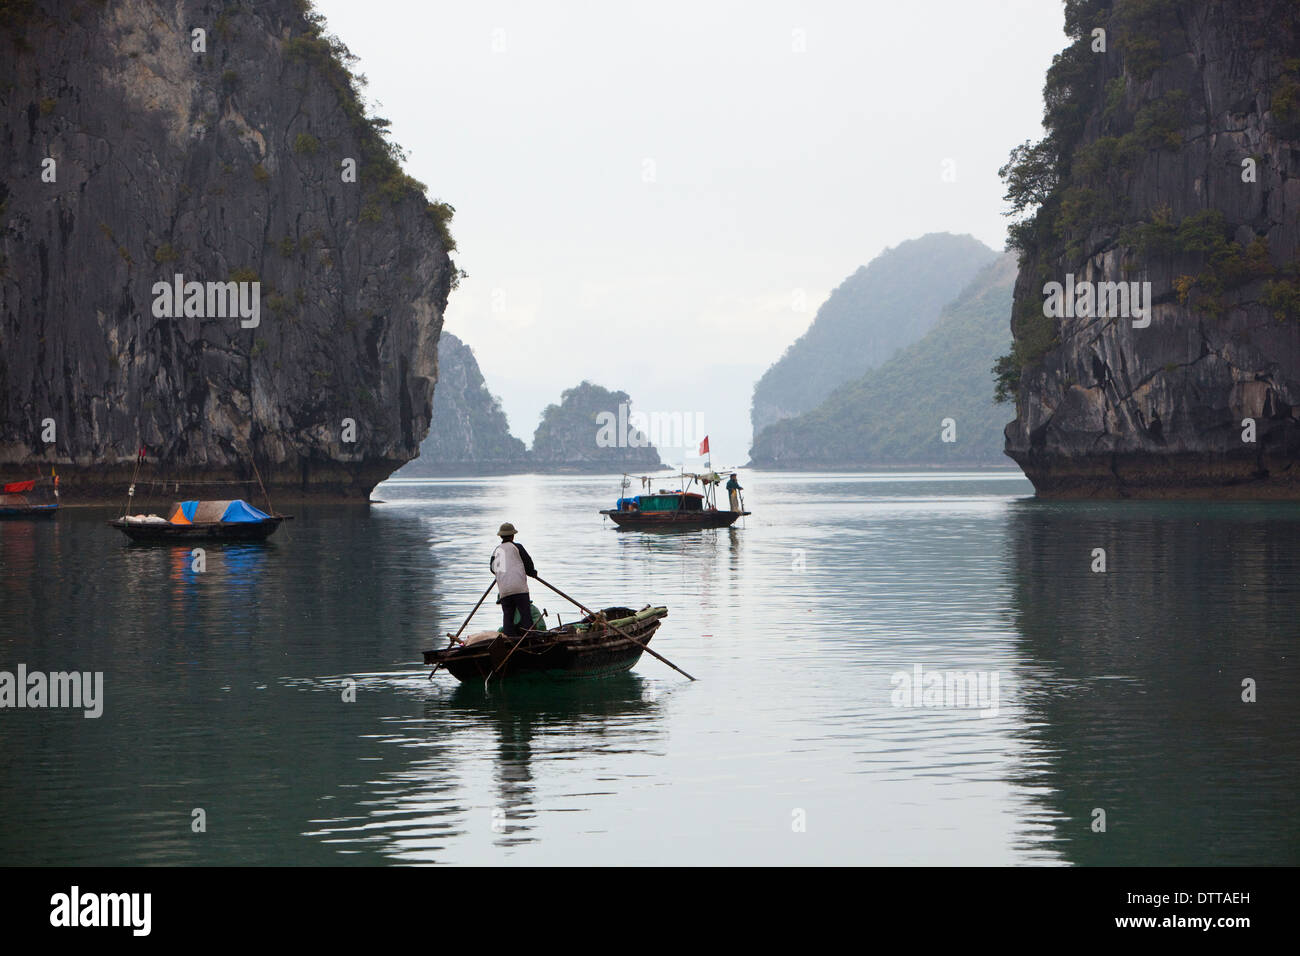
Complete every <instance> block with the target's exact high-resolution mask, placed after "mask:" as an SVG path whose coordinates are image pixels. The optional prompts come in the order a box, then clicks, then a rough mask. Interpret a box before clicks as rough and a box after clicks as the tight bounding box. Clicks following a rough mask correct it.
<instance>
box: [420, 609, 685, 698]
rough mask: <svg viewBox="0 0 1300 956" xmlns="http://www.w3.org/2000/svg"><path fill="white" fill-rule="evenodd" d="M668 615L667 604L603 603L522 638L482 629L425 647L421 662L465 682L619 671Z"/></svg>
mask: <svg viewBox="0 0 1300 956" xmlns="http://www.w3.org/2000/svg"><path fill="white" fill-rule="evenodd" d="M667 616H668V608H666V607H651V606H650V605H646V606H645V607H644V608H642V609H641V610H639V611H634V610H633V609H632V608H629V607H607V608H605V609H604V610H603V611H598V612H597V613H596V614H594V615H587V616H586V617H584V618H583V619H582V620H580V621H577V622H575V623H573V624H565V625H562V626H560V627H553V628H551V629H549V630H545V631H532V632H530V633H528V634H527V635H525V636H524V637H523V638H522V639H521V638H517V637H506V636H505V635H504V634H501V633H500V632H493V631H485V632H483V633H481V634H477V635H474V636H472V637H470V638H468V639H467V640H466V642H465V644H464V645H455V646H453V647H448V648H445V649H443V650H440V651H425V652H424V662H425V663H426V664H433V665H434V673H437V671H438V669H439V668H442V669H444V670H447V671H450V672H451V675H452V676H453V677H455V678H456V679H457V680H460V681H466V682H468V681H480V680H481V681H486V680H487V679H488V678H489V677H491V678H492V679H493V680H499V679H502V678H513V679H518V678H521V677H527V676H536V677H553V678H572V677H604V676H607V675H610V674H621V673H623V672H624V671H627V670H629V669H630V668H631V667H632V666H633V665H635V664H636V662H637V661H638V660H640V659H641V652H642V650H643V649H644V648H645V645H647V644H649V643H650V638H651V637H653V636H654V633H655V631H657V630H658V629H659V623H660V621H662V620H663V619H664V618H665V617H667ZM620 632H622V633H620ZM516 645H518V646H516ZM430 676H432V675H430Z"/></svg>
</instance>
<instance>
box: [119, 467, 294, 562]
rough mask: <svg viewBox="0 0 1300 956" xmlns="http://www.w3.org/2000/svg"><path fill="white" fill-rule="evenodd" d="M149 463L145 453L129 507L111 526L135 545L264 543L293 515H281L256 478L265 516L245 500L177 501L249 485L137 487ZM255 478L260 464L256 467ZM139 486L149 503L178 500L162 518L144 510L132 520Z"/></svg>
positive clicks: (175, 482)
mask: <svg viewBox="0 0 1300 956" xmlns="http://www.w3.org/2000/svg"><path fill="white" fill-rule="evenodd" d="M144 459H145V453H144V449H141V450H140V454H139V456H138V458H137V461H136V476H135V478H133V479H132V482H131V487H130V489H129V490H128V491H127V504H126V506H125V507H124V508H123V510H122V514H121V516H120V517H118V518H114V519H113V520H112V521H110V522H109V525H110V526H111V527H114V528H116V529H117V530H118V531H121V532H122V533H123V534H125V535H126V536H127V537H128V538H130V539H131V540H132V541H152V542H189V541H265V540H266V539H267V538H269V537H270V536H271V535H272V534H274V533H275V532H276V530H277V529H278V528H279V527H280V525H281V524H282V523H283V522H284V521H285V520H287V519H289V518H291V517H292V515H284V514H279V513H278V512H276V511H275V509H274V508H273V507H272V506H271V499H270V496H269V495H267V493H266V487H265V486H264V485H263V484H262V478H261V475H260V474H258V475H257V478H256V483H257V485H258V486H259V487H260V488H261V490H262V495H263V497H264V498H265V500H266V507H267V510H266V511H262V510H261V509H260V508H257V507H255V506H253V505H252V504H249V502H248V501H247V500H245V499H243V498H189V499H179V500H178V499H176V498H175V497H174V496H176V495H179V493H180V490H181V488H182V487H183V488H185V490H186V491H189V490H191V489H192V488H193V487H195V486H198V487H201V488H205V489H212V490H216V489H217V488H220V489H221V490H226V491H228V490H230V489H231V488H232V486H233V487H238V486H240V485H247V484H251V482H244V481H201V480H200V481H195V480H184V479H168V478H153V479H147V480H145V481H142V482H140V481H137V480H136V479H137V478H138V477H139V469H140V465H141V464H143V462H144ZM253 468H254V472H255V473H256V468H257V466H256V464H254V465H253ZM137 484H139V485H140V486H141V488H142V492H143V494H142V495H141V497H142V498H143V499H144V500H145V501H146V502H147V501H149V500H150V499H155V498H157V497H160V496H166V495H170V496H173V497H172V500H171V502H170V504H168V505H167V506H166V507H165V508H163V509H162V511H163V513H162V514H159V513H157V512H153V511H149V510H146V509H147V506H146V509H141V510H139V511H137V512H136V513H134V514H132V513H131V511H132V503H133V502H134V501H135V497H136V486H137Z"/></svg>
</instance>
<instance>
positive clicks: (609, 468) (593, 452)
mask: <svg viewBox="0 0 1300 956" xmlns="http://www.w3.org/2000/svg"><path fill="white" fill-rule="evenodd" d="M640 424H641V423H640V419H639V416H638V415H637V413H635V412H633V411H632V405H631V399H630V398H629V397H628V394H627V392H616V391H610V390H609V389H607V388H602V387H601V386H599V385H593V384H592V383H591V382H583V383H581V384H580V385H577V386H575V387H574V388H568V389H565V390H564V392H563V393H562V394H561V395H560V403H559V404H558V405H547V406H546V410H545V411H544V412H543V413H542V420H541V423H540V424H538V426H537V431H535V432H534V433H533V447H532V461H533V467H534V468H536V469H537V470H538V471H558V472H589V473H592V472H600V471H606V472H625V471H657V470H659V469H661V468H663V467H664V465H663V463H662V462H661V461H660V460H659V452H657V451H656V450H655V448H654V445H652V444H651V443H650V438H651V435H650V434H649V433H648V432H647V429H645V428H641V427H639V425H640Z"/></svg>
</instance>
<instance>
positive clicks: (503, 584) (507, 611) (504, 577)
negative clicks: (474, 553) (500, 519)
mask: <svg viewBox="0 0 1300 956" xmlns="http://www.w3.org/2000/svg"><path fill="white" fill-rule="evenodd" d="M516 533H517V532H516V531H515V526H514V525H512V524H511V523H510V522H509V521H507V522H506V523H505V524H503V525H502V526H501V529H500V530H499V531H497V534H498V535H499V536H500V538H501V543H500V544H499V545H497V546H496V550H494V551H493V552H492V558H491V559H490V560H489V561H488V567H490V568H491V569H492V573H493V574H495V575H496V579H497V592H498V597H497V603H498V604H500V605H501V613H502V615H503V624H504V626H503V627H502V629H501V630H502V631H503V632H504V633H505V635H506V637H522V636H523V633H524V631H528V630H531V629H532V626H533V612H532V602H531V601H530V600H529V597H528V579H529V578H535V577H537V569H536V568H534V567H533V559H532V558H531V557H529V556H528V552H527V551H525V550H524V546H523V545H522V544H520V543H519V542H518V541H516V540H515V534H516ZM516 611H518V612H519V620H520V622H521V624H520V625H516V624H515V612H516ZM521 627H522V630H521V629H520V628H521Z"/></svg>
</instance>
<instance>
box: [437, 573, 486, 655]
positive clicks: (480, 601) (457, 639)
mask: <svg viewBox="0 0 1300 956" xmlns="http://www.w3.org/2000/svg"><path fill="white" fill-rule="evenodd" d="M496 584H497V579H496V578H493V579H492V583H491V584H489V585H488V586H487V591H484V592H483V596H482V597H481V598H479V599H478V604H475V605H474V610H472V611H470V612H469V617H467V618H465V624H462V625H461V626H460V631H463V630H465V626H466V625H467V624H469V621H470V618H472V617H473V616H474V615H475V614H477V613H478V609H479V608H480V607H482V606H483V602H484V601H486V600H487V596H488V593H489V592H491V590H492V589H493V588H494V587H496ZM460 631H457V632H456V633H455V634H448V635H447V637H449V638H451V640H450V641H448V642H447V646H448V647H451V645H452V644H463V643H465V642H464V641H462V640H461V639H460Z"/></svg>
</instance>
